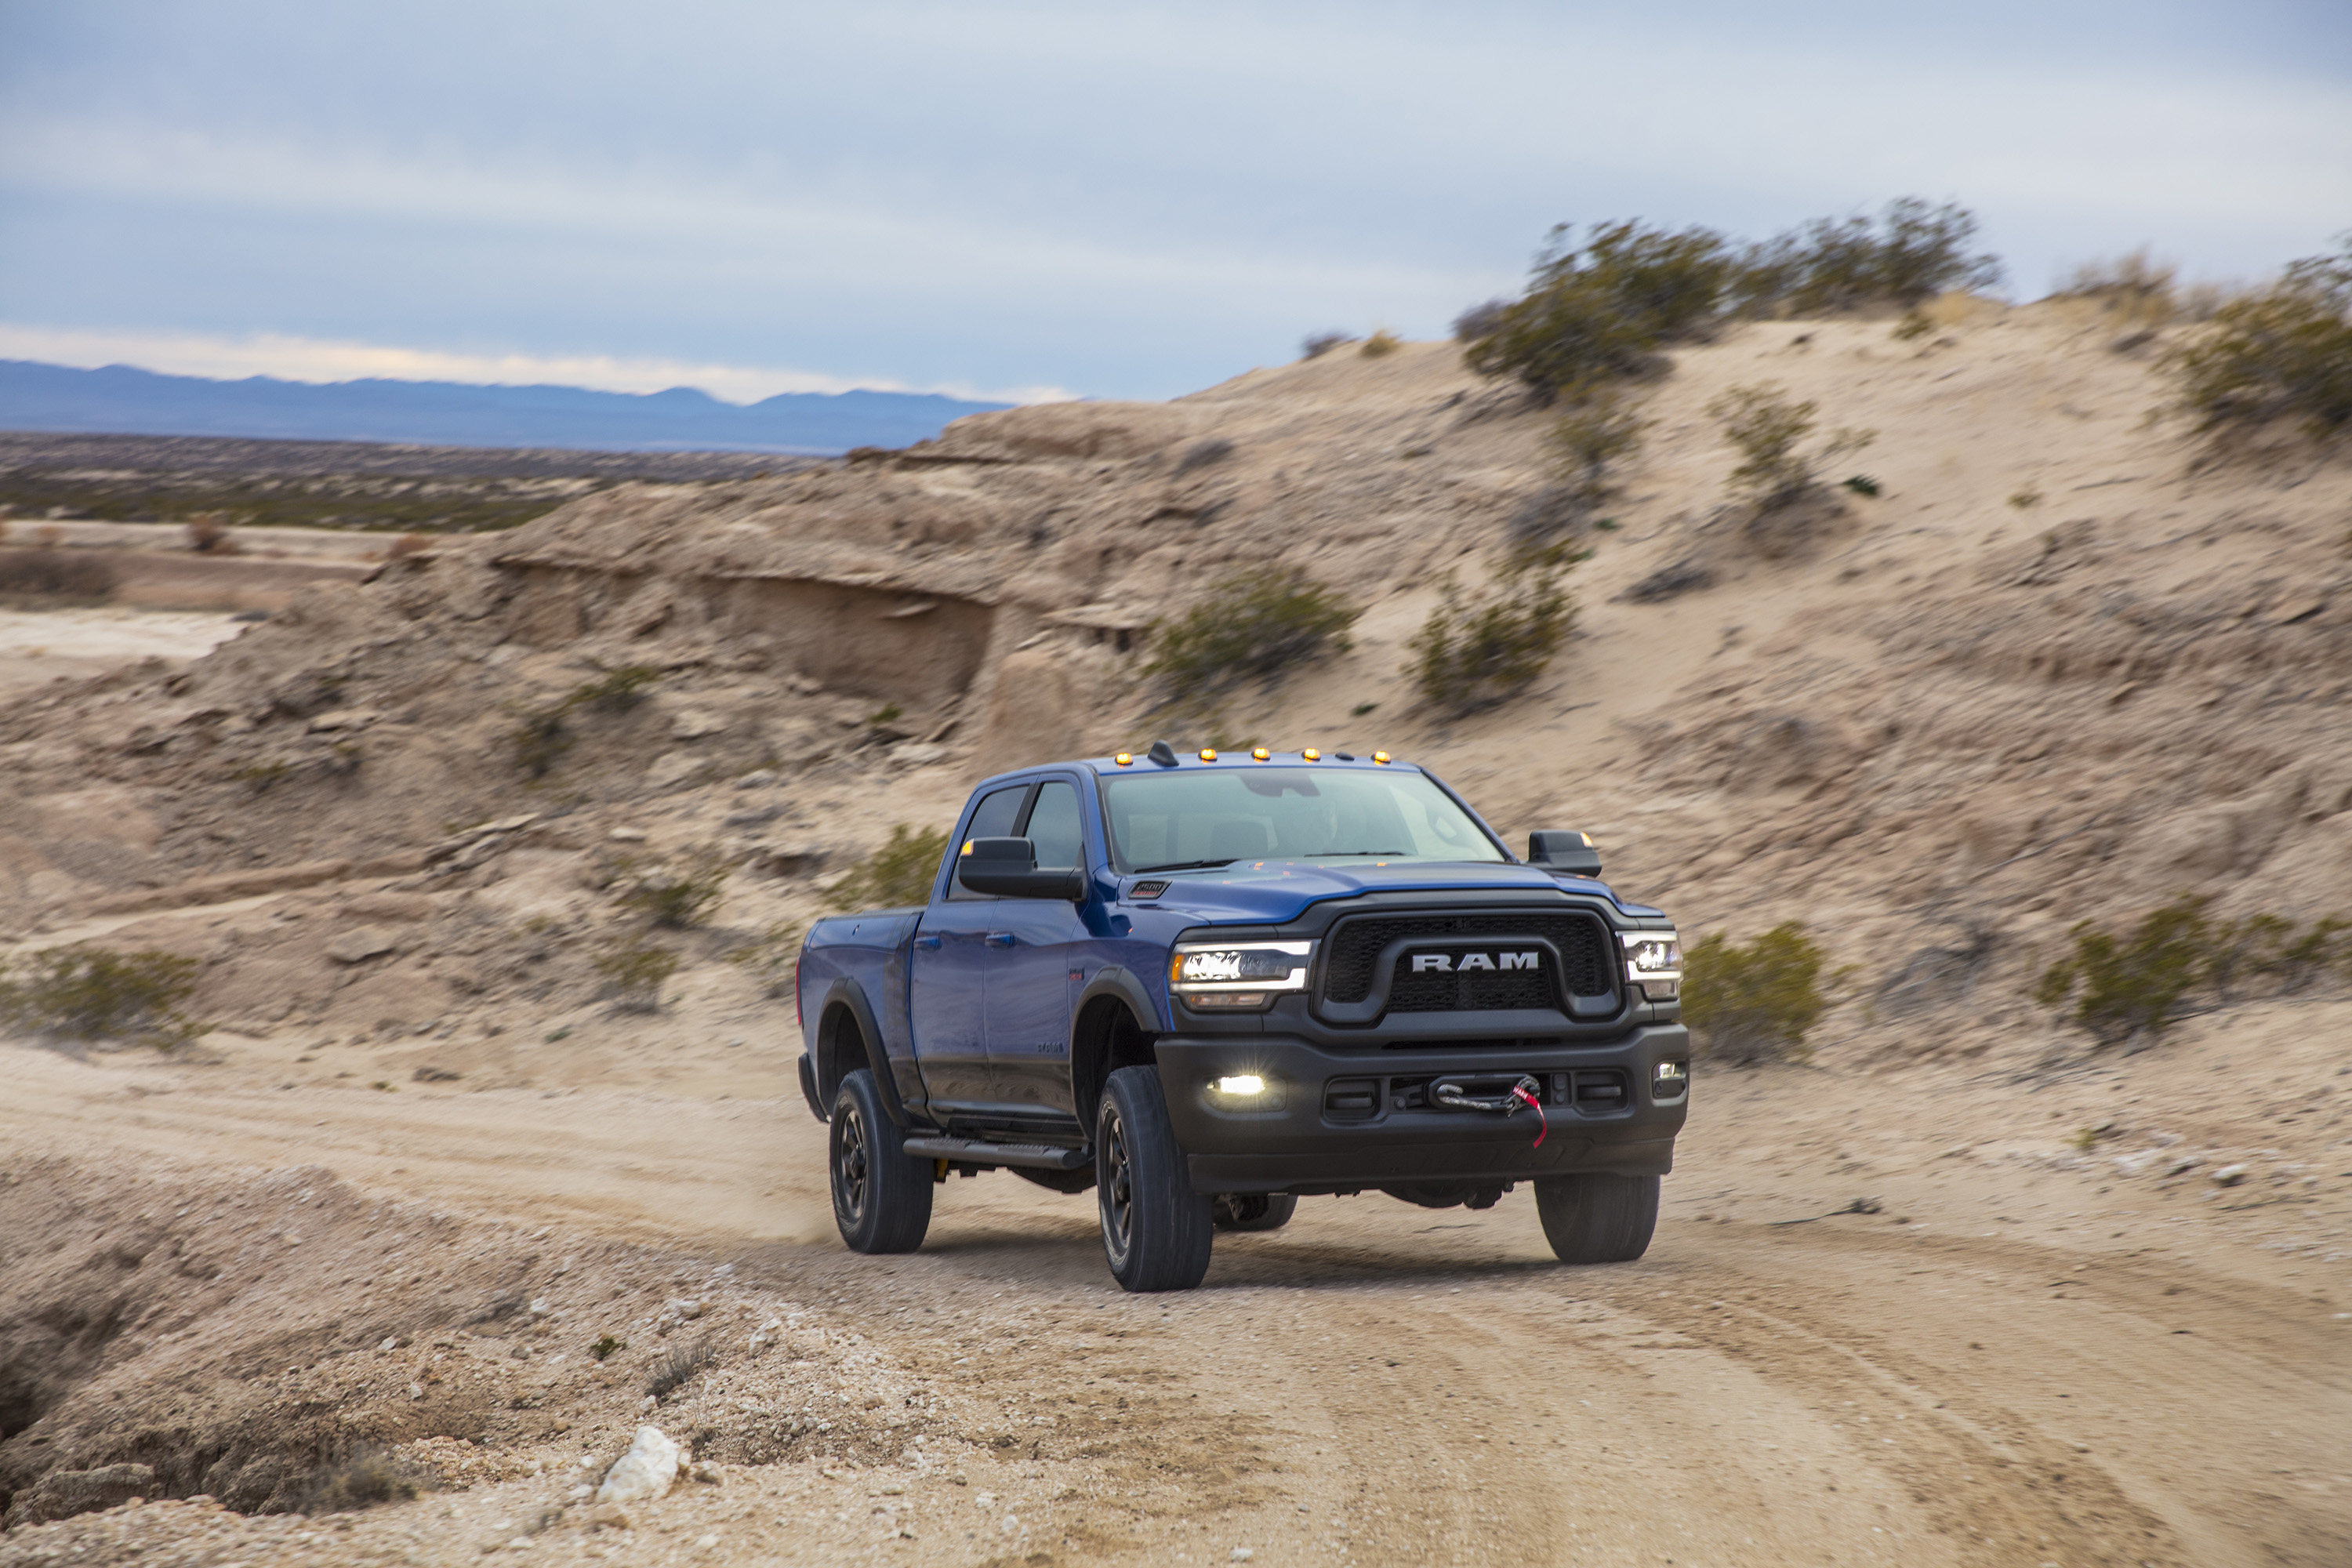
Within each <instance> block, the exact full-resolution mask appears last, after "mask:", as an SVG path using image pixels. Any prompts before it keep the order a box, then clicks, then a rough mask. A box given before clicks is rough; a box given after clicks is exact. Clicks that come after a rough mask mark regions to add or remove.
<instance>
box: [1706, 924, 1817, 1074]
mask: <svg viewBox="0 0 2352 1568" xmlns="http://www.w3.org/2000/svg"><path fill="white" fill-rule="evenodd" d="M1823 958H1824V954H1823V953H1822V950H1821V948H1820V947H1819V945H1817V944H1816V943H1815V942H1813V940H1812V939H1811V937H1809V936H1807V935H1806V934H1805V928H1804V927H1803V926H1801V925H1800V924H1798V923H1797V922H1795V921H1789V922H1787V923H1785V924H1782V925H1777V926H1774V927H1773V928H1772V929H1771V930H1770V931H1766V932H1765V933H1764V934H1763V935H1761V936H1759V937H1757V938H1756V939H1755V940H1753V941H1752V942H1748V943H1747V944H1746V945H1744V946H1743V945H1741V944H1740V943H1738V942H1733V941H1732V940H1731V939H1730V938H1729V937H1727V936H1726V935H1724V934H1723V933H1722V932H1721V931H1717V932H1715V933H1714V934H1713V935H1711V936H1709V937H1707V938H1706V939H1705V940H1704V941H1702V942H1698V943H1697V944H1696V946H1694V947H1692V948H1690V949H1689V950H1688V951H1686V952H1685V953H1684V954H1683V1019H1684V1021H1685V1023H1687V1024H1689V1025H1690V1026H1691V1027H1692V1028H1694V1029H1696V1030H1698V1031H1699V1033H1700V1034H1701V1036H1702V1037H1705V1039H1706V1045H1707V1049H1708V1051H1709V1052H1710V1053H1712V1054H1713V1055H1715V1056H1718V1057H1727V1058H1731V1059H1733V1060H1737V1061H1755V1060H1758V1059H1760V1058H1771V1057H1780V1058H1788V1059H1790V1060H1796V1061H1801V1060H1803V1059H1804V1058H1805V1056H1806V1055H1807V1050H1808V1047H1806V1045H1805V1037H1806V1036H1807V1035H1809V1034H1811V1032H1812V1028H1813V1026H1814V1025H1815V1024H1817V1023H1819V1022H1820V1021H1821V1016H1822V1012H1823V1011H1824V1010H1825V1009H1826V1008H1827V1006H1828V1005H1829V1004H1828V1003H1827V1001H1826V1000H1824V998H1823V997H1822V962H1823Z"/></svg>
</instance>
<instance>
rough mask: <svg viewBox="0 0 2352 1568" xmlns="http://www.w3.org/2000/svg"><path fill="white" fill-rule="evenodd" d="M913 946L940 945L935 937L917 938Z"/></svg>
mask: <svg viewBox="0 0 2352 1568" xmlns="http://www.w3.org/2000/svg"><path fill="white" fill-rule="evenodd" d="M915 945H916V946H917V947H937V946H939V945H940V939H939V938H938V937H935V936H919V937H917V938H916V939H915Z"/></svg>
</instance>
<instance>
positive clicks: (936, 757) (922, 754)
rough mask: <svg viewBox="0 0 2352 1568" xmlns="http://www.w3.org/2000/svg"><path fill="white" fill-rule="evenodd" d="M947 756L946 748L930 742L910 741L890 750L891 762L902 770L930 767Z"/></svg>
mask: <svg viewBox="0 0 2352 1568" xmlns="http://www.w3.org/2000/svg"><path fill="white" fill-rule="evenodd" d="M947 754H948V749H947V748H946V747H945V746H941V745H937V744H934V743H933V742H929V741H908V742H906V743H905V744H903V745H898V746H893V747H891V748H890V760H891V761H892V762H894V763H897V764H898V766H900V767H902V768H921V767H929V765H930V764H931V763H936V762H938V761H940V759H941V758H943V757H945V756H946V755H947Z"/></svg>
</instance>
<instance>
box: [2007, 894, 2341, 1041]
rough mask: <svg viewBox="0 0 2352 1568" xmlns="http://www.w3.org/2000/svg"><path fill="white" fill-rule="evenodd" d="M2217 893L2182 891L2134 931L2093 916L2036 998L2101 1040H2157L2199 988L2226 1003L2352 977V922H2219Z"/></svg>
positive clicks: (2071, 935) (2075, 933)
mask: <svg viewBox="0 0 2352 1568" xmlns="http://www.w3.org/2000/svg"><path fill="white" fill-rule="evenodd" d="M2207 902H2208V900H2205V899H2202V898H2199V897H2196V896H2194V895H2192V894H2186V893H2184V894H2182V895H2181V896H2180V897H2179V898H2177V899H2175V900H2172V901H2171V902H2170V903H2168V904H2165V905H2163V906H2162V907H2161V908H2158V909H2155V910H2149V911H2148V913H2147V914H2146V915H2145V916H2143V917H2141V919H2140V921H2139V922H2138V924H2137V925H2135V926H2133V927H2132V928H2131V929H2129V930H2128V931H2108V930H2105V929H2104V928H2102V927H2101V926H2099V925H2098V924H2097V923H2096V922H2095V921H2081V922H2079V923H2078V924H2076V925H2075V926H2074V929H2073V930H2072V931H2068V932H2067V933H2066V934H2067V940H2068V941H2069V942H2071V943H2072V944H2073V948H2074V951H2073V952H2070V953H2068V954H2067V956H2066V957H2064V958H2063V959H2061V960H2059V961H2058V962H2057V963H2053V964H2052V965H2051V966H2050V967H2049V968H2048V969H2047V970H2045V971H2043V972H2042V978H2041V980H2040V981H2039V983H2037V984H2035V986H2034V988H2033V999H2034V1000H2035V1001H2037V1002H2039V1003H2041V1004H2042V1005H2043V1006H2045V1007H2063V1008H2064V1009H2065V1011H2064V1012H2063V1015H2062V1016H2063V1017H2064V1019H2065V1021H2066V1022H2068V1023H2070V1024H2073V1025H2075V1026H2078V1027H2080V1028H2083V1029H2084V1030H2087V1031H2088V1032H2089V1033H2090V1034H2091V1036H2092V1037H2094V1038H2095V1039H2096V1040H2097V1041H2098V1042H2099V1043H2100V1044H2101V1045H2121V1044H2124V1043H2126V1042H2128V1041H2129V1040H2131V1039H2132V1038H2133V1037H2136V1036H2139V1035H2146V1036H2147V1037H2148V1038H2149V1040H2150V1041H2151V1042H2154V1041H2157V1040H2160V1039H2161V1038H2162V1037H2163V1036H2164V1032H2165V1031H2166V1030H2167V1029H2168V1028H2170V1027H2171V1026H2173V1025H2174V1024H2175V1023H2178V1022H2179V1020H2180V1019H2181V1018H2182V1017H2184V1016H2187V1015H2188V1014H2189V1012H2190V1011H2193V1010H2196V1009H2194V1008H2192V1007H2191V1005H2190V1001H2191V998H2192V997H2193V996H2195V995H2196V994H2199V993H2200V992H2203V993H2210V994H2211V997H2212V1003H2211V1005H2217V1006H2226V1005H2230V1004H2231V1003H2233V1002H2236V1001H2240V1000H2243V999H2245V998H2247V997H2249V996H2252V995H2263V994H2268V995H2282V994H2291V993H2293V992H2296V991H2301V990H2304V989H2305V988H2306V987H2308V986H2309V985H2311V984H2313V983H2314V982H2315V981H2317V980H2318V979H2320V978H2321V977H2323V976H2325V975H2327V974H2331V973H2342V974H2345V975H2346V976H2347V977H2352V922H2347V921H2345V920H2344V919H2343V918H2342V917H2340V916H2335V915H2330V916H2326V917H2325V918H2323V919H2320V920H2316V921H2313V922H2312V923H2311V924H2310V925H2309V926H2308V927H2305V928H2303V929H2297V927H2296V925H2295V923H2294V921H2288V920H2284V919H2282V918H2280V917H2279V916H2276V915H2271V914H2259V915H2251V916H2248V917H2247V918H2246V919H2244V920H2242V921H2210V920H2208V919H2207V918H2206V916H2205V907H2206V904H2207Z"/></svg>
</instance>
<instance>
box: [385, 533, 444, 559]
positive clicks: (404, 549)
mask: <svg viewBox="0 0 2352 1568" xmlns="http://www.w3.org/2000/svg"><path fill="white" fill-rule="evenodd" d="M432 548H433V536H432V535H431V534H429V533H404V534H402V535H401V536H400V537H399V538H398V539H395V540H394V541H393V542H391V543H390V544H387V545H385V546H384V547H383V558H384V559H385V560H386V561H405V560H407V559H408V558H409V557H410V556H412V555H422V554H423V553H425V552H426V551H428V550H430V549H432Z"/></svg>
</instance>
